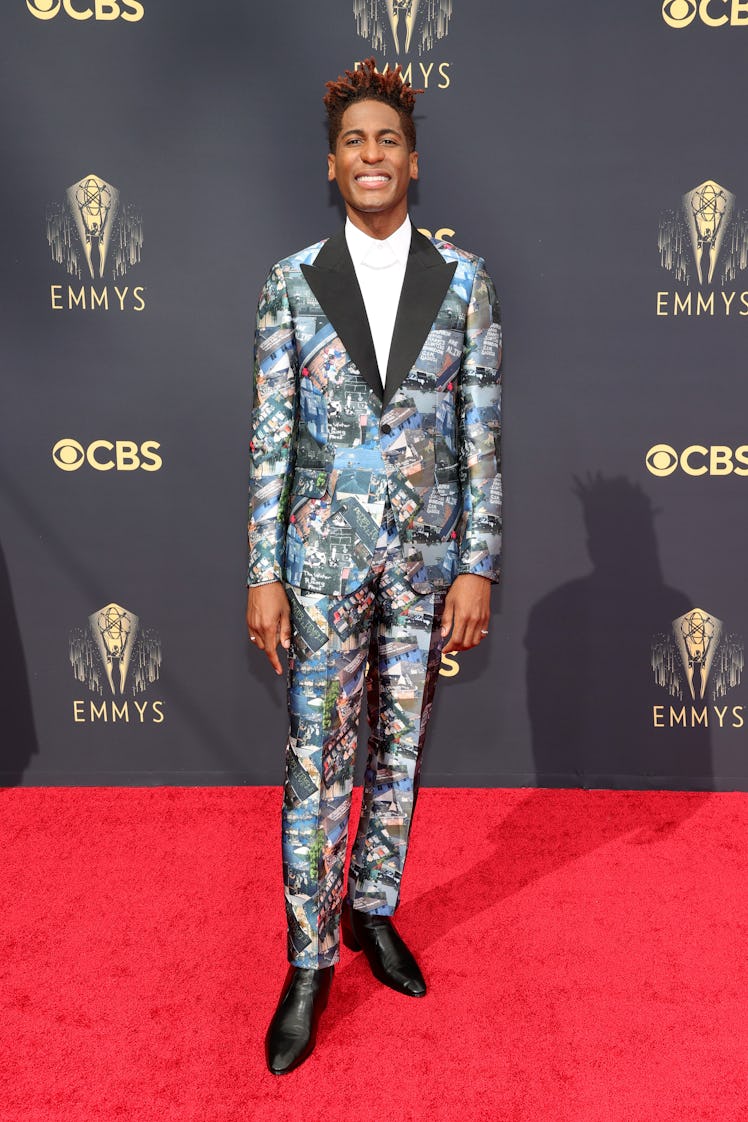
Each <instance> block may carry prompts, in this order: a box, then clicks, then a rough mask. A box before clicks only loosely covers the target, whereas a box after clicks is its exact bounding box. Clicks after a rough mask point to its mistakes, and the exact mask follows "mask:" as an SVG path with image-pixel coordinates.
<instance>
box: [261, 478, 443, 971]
mask: <svg viewBox="0 0 748 1122" xmlns="http://www.w3.org/2000/svg"><path fill="white" fill-rule="evenodd" d="M285 589H286V593H287V595H288V598H289V602H290V605H291V627H292V640H291V647H290V648H289V656H288V679H287V689H288V712H289V734H288V742H287V745H286V766H285V781H284V795H283V811H282V843H283V881H284V895H285V905H286V919H287V950H288V960H289V962H291V963H293V965H295V966H301V967H308V968H312V969H320V968H322V967H325V966H331V965H333V964H334V963H336V962H338V961H339V958H340V942H339V940H340V911H341V907H342V903H343V894H344V883H343V882H344V872H345V868H344V866H345V857H346V851H347V842H348V817H349V812H350V808H351V796H352V790H353V779H354V771H355V754H356V744H357V740H358V727H359V720H360V716H361V705H362V698H363V692H364V689H363V687H364V681H365V682H366V697H367V713H368V720H369V728H370V730H371V731H370V735H369V742H368V757H367V761H366V772H365V776H364V791H363V800H362V806H361V817H360V820H359V824H358V830H357V833H356V838H355V841H354V846H353V852H352V856H351V862H350V869H349V873H348V886H347V896H348V899H349V901H350V902H351V904H352V905H353V907H354V908H357V909H361V910H362V911H366V912H369V913H371V914H374V915H392V914H393V913H394V911H395V909H396V908H397V906H398V903H399V896H400V882H401V878H402V874H403V867H404V865H405V859H406V855H407V851H408V839H409V835H410V828H411V823H412V820H413V811H414V809H415V804H416V797H417V794H418V787H419V780H420V770H421V759H422V753H423V746H424V741H425V737H426V729H427V726H428V722H429V717H430V715H431V708H432V704H433V699H434V691H435V689H436V683H437V680H438V676H439V665H440V660H441V651H442V647H443V646H444V644H445V642H446V640H445V639H442V637H441V635H440V627H441V619H442V614H443V611H444V600H445V597H446V591H445V590H438V591H434V592H431V593H426V594H419V593H417V592H414V591H413V590H412V588H411V587H410V585H409V584H408V582H407V580H406V579H405V577H404V575H403V565H402V548H401V545H400V539H399V537H398V534H397V528H396V523H395V519H394V515H393V513H392V508H391V505H390V502H389V497H388V498H387V501H386V503H385V509H384V514H383V518H382V523H381V526H380V529H379V536H378V540H377V545H376V549H375V552H374V555H373V560H372V566H371V570H370V573H369V576H368V578H367V580H366V581H365V583H364V584H363V585H361V587H360V588H358V589H356V591H355V592H352V593H350V594H349V595H347V596H328V595H322V594H320V593H318V592H308V591H302V590H301V589H299V588H297V587H294V586H292V585H290V584H285ZM367 658H368V669H367Z"/></svg>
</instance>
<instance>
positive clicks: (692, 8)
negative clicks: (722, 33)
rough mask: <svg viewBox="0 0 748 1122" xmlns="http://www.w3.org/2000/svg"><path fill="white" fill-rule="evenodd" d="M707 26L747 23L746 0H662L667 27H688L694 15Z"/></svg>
mask: <svg viewBox="0 0 748 1122" xmlns="http://www.w3.org/2000/svg"><path fill="white" fill-rule="evenodd" d="M697 16H698V17H699V19H700V20H701V22H702V23H704V24H706V26H707V27H724V25H725V24H726V23H729V24H730V26H731V27H739V26H746V25H748V0H698V2H697V0H664V3H663V5H662V18H663V19H664V21H665V23H666V24H667V25H668V27H688V25H689V23H693V21H694V20H695V19H696V17H697Z"/></svg>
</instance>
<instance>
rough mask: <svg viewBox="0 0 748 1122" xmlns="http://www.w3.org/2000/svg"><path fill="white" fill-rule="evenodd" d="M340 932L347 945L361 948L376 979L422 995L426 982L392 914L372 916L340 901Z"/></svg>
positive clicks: (410, 993)
mask: <svg viewBox="0 0 748 1122" xmlns="http://www.w3.org/2000/svg"><path fill="white" fill-rule="evenodd" d="M340 931H341V937H342V939H343V942H344V943H345V945H346V947H349V948H350V950H352V951H361V950H362V951H363V952H364V954H365V955H366V957H367V958H368V960H369V965H370V966H371V972H372V974H373V975H374V977H375V978H378V979H379V981H380V982H383V983H384V985H385V986H389V987H390V988H391V989H393V990H397V992H398V993H404V994H407V995H408V997H425V995H426V983H425V982H424V980H423V975H422V974H421V971H420V970H419V968H418V963H417V962H416V960H415V959H414V958H413V955H412V954H411V953H410V951H409V950H408V948H407V947H406V945H405V943H404V942H403V940H402V938H401V937H400V935H399V934H398V932H397V930H396V928H395V925H394V923H393V922H392V916H372V915H369V914H368V913H367V912H361V911H357V910H356V908H352V907H351V905H350V903H349V902H348V900H344V901H343V911H342V914H341V923H340Z"/></svg>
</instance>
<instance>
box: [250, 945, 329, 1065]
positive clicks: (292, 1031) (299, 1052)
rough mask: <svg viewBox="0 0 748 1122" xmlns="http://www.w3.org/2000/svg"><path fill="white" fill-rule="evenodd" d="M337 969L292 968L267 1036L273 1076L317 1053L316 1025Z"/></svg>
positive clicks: (268, 1063)
mask: <svg viewBox="0 0 748 1122" xmlns="http://www.w3.org/2000/svg"><path fill="white" fill-rule="evenodd" d="M334 970H335V967H334V966H324V967H322V969H321V970H309V969H307V968H306V967H301V966H291V965H290V966H289V967H288V973H287V974H286V980H285V982H284V983H283V989H282V990H281V995H280V1000H279V1001H278V1008H277V1009H276V1010H275V1013H274V1015H273V1019H272V1021H271V1022H270V1027H269V1028H268V1031H267V1035H266V1037H265V1057H266V1059H267V1065H268V1067H269V1068H270V1070H271V1071H272V1073H273V1075H285V1073H286V1072H287V1071H293V1069H294V1068H295V1067H298V1066H299V1064H303V1062H304V1060H305V1059H306V1058H307V1056H310V1055H311V1054H312V1052H313V1051H314V1045H315V1043H316V1041H317V1025H318V1023H319V1019H320V1017H321V1016H322V1012H323V1011H324V1009H325V1007H326V1005H327V999H328V997H329V995H330V986H331V984H332V976H333V972H334Z"/></svg>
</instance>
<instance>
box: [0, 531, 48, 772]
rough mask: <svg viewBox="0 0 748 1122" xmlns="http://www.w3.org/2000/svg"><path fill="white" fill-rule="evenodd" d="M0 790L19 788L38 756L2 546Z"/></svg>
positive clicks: (22, 658) (16, 621)
mask: <svg viewBox="0 0 748 1122" xmlns="http://www.w3.org/2000/svg"><path fill="white" fill-rule="evenodd" d="M0 666H1V667H2V673H3V688H2V690H0V728H2V730H3V736H2V748H0V787H18V786H19V785H20V783H21V780H22V778H23V773H24V771H25V770H26V768H27V767H28V765H29V761H30V760H31V757H32V756H34V755H36V754H38V752H39V745H38V744H37V740H36V729H35V727H34V713H33V709H32V707H31V691H30V690H29V679H28V673H27V671H26V656H25V655H24V651H23V646H22V644H21V632H20V630H19V627H18V619H17V617H16V608H15V604H14V603H13V593H12V590H11V587H10V574H9V573H8V566H7V564H6V562H5V553H4V552H3V549H2V546H0Z"/></svg>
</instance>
